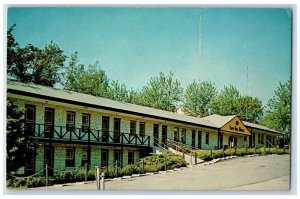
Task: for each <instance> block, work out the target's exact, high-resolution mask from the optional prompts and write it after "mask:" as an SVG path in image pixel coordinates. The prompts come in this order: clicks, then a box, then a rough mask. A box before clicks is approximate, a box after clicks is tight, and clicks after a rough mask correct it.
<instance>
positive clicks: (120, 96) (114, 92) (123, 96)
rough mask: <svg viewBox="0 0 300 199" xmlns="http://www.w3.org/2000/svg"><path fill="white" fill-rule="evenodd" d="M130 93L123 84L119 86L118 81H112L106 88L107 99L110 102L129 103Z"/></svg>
mask: <svg viewBox="0 0 300 199" xmlns="http://www.w3.org/2000/svg"><path fill="white" fill-rule="evenodd" d="M129 95H130V93H129V91H128V90H127V88H126V86H125V85H124V84H119V82H118V81H115V80H113V81H112V82H111V84H110V86H109V88H108V97H109V98H110V99H112V100H116V101H121V102H129V101H130V96H129Z"/></svg>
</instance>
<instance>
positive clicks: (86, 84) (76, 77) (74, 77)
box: [63, 52, 109, 97]
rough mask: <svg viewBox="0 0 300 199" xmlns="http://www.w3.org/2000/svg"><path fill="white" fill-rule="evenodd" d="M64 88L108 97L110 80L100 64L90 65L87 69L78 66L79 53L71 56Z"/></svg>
mask: <svg viewBox="0 0 300 199" xmlns="http://www.w3.org/2000/svg"><path fill="white" fill-rule="evenodd" d="M63 76H64V78H65V81H64V83H63V85H64V88H65V89H67V90H71V91H75V92H80V93H85V94H90V95H94V96H98V97H108V96H109V93H108V87H109V80H108V78H107V76H106V74H105V71H104V70H102V69H101V67H100V65H99V62H95V64H90V65H89V66H88V68H87V69H85V67H84V65H83V64H78V55H77V52H75V53H74V54H72V55H71V59H70V62H69V66H68V67H67V69H66V72H65V73H64V75H63Z"/></svg>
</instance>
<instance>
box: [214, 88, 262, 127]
mask: <svg viewBox="0 0 300 199" xmlns="http://www.w3.org/2000/svg"><path fill="white" fill-rule="evenodd" d="M212 112H213V113H216V114H220V115H238V116H240V117H241V119H242V120H244V121H248V122H252V123H257V122H258V120H259V119H260V118H261V116H262V102H261V101H260V100H259V99H258V98H256V97H255V98H253V97H251V96H242V95H241V94H240V92H239V91H238V90H237V88H236V87H234V86H233V85H229V87H226V86H225V87H224V90H222V91H221V93H220V94H219V95H218V96H217V97H216V98H215V99H214V100H213V102H212Z"/></svg>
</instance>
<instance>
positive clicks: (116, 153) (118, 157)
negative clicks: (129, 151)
mask: <svg viewBox="0 0 300 199" xmlns="http://www.w3.org/2000/svg"><path fill="white" fill-rule="evenodd" d="M114 156H115V158H114V163H116V162H117V164H118V167H121V165H122V164H121V151H120V150H115V152H114Z"/></svg>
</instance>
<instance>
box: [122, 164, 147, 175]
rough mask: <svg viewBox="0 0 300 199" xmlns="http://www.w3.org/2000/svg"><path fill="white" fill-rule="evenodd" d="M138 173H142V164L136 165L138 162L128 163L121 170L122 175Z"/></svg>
mask: <svg viewBox="0 0 300 199" xmlns="http://www.w3.org/2000/svg"><path fill="white" fill-rule="evenodd" d="M138 173H142V168H141V166H140V165H136V164H129V165H126V166H125V167H123V168H122V169H121V171H120V175H121V176H125V175H132V174H138Z"/></svg>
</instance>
